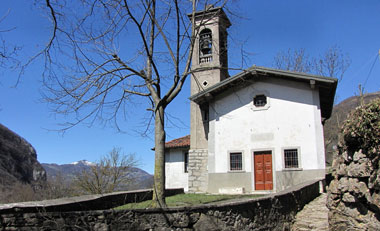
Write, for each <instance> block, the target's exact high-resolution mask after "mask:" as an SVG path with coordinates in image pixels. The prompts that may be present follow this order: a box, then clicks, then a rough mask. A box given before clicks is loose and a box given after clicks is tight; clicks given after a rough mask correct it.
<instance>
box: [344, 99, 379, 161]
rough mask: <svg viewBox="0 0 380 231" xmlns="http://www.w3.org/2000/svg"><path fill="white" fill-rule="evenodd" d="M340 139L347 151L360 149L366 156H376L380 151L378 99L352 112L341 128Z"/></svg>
mask: <svg viewBox="0 0 380 231" xmlns="http://www.w3.org/2000/svg"><path fill="white" fill-rule="evenodd" d="M342 138H343V142H341V146H342V143H343V144H344V146H345V147H343V148H344V149H346V150H348V151H355V150H360V149H362V150H363V152H364V153H367V155H376V153H378V152H379V149H380V99H376V100H374V101H372V102H371V103H369V104H366V105H364V106H360V107H358V108H356V110H355V111H353V112H352V113H351V114H350V116H349V119H347V120H346V121H345V122H344V124H343V128H342Z"/></svg>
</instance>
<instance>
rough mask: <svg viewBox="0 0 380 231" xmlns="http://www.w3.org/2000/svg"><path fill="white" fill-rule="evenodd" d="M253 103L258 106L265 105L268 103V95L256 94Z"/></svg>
mask: <svg viewBox="0 0 380 231" xmlns="http://www.w3.org/2000/svg"><path fill="white" fill-rule="evenodd" d="M253 104H254V105H255V106H256V107H264V106H265V105H266V104H267V97H266V96H265V95H256V96H255V98H253Z"/></svg>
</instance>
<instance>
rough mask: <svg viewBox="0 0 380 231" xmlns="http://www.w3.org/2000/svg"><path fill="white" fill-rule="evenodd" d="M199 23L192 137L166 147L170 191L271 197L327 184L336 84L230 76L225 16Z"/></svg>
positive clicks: (252, 72) (199, 16) (296, 77)
mask: <svg viewBox="0 0 380 231" xmlns="http://www.w3.org/2000/svg"><path fill="white" fill-rule="evenodd" d="M189 17H191V16H189ZM195 17H196V18H195V23H196V26H199V27H200V30H199V31H200V32H199V34H198V35H197V41H196V44H195V52H194V55H193V60H192V71H193V72H194V74H193V76H192V77H191V96H190V100H191V105H190V115H191V116H190V118H191V121H190V136H185V137H182V138H179V139H175V140H172V141H169V142H167V143H166V146H165V161H166V166H165V167H166V187H167V188H184V189H185V191H188V192H207V193H271V192H278V191H281V190H284V189H286V188H287V187H290V186H293V185H297V184H300V183H303V182H306V181H309V180H313V179H320V178H324V175H325V150H324V139H323V122H324V120H326V119H328V118H329V117H330V115H331V111H332V107H333V101H334V96H335V90H336V87H337V79H335V78H328V77H322V76H316V75H310V74H305V73H296V72H291V71H283V70H277V69H272V68H264V67H258V66H252V67H250V68H248V69H246V70H244V71H242V72H240V73H238V74H236V75H234V76H229V74H228V60H227V28H228V27H229V26H230V21H229V20H228V18H227V17H226V15H225V13H224V12H223V10H222V9H221V8H213V9H211V10H208V11H207V13H205V12H204V11H201V12H198V13H196V15H195ZM205 19H206V22H205ZM201 22H202V23H201Z"/></svg>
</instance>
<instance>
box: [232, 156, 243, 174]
mask: <svg viewBox="0 0 380 231" xmlns="http://www.w3.org/2000/svg"><path fill="white" fill-rule="evenodd" d="M230 170H231V171H241V170H243V160H242V153H241V152H232V153H230Z"/></svg>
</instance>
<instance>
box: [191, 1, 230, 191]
mask: <svg viewBox="0 0 380 231" xmlns="http://www.w3.org/2000/svg"><path fill="white" fill-rule="evenodd" d="M188 16H189V17H190V19H192V15H188ZM194 23H195V33H196V34H195V35H193V36H195V44H194V51H193V56H192V63H191V70H192V76H191V83H190V84H191V86H190V87H191V90H190V92H191V95H194V94H197V93H199V92H201V91H203V90H205V89H207V88H209V87H211V86H213V85H215V84H217V83H219V82H220V81H222V80H224V79H226V78H227V77H228V76H229V75H228V55H227V28H228V27H229V26H230V25H231V23H230V21H229V20H228V18H227V16H226V14H225V13H224V11H223V10H222V8H221V7H218V8H212V7H208V8H207V9H206V10H204V11H199V12H196V13H195V18H194ZM208 132H209V107H208V105H207V103H204V104H197V103H195V102H193V101H191V102H190V150H189V166H188V173H189V191H190V192H206V191H207V186H208V184H207V182H208V158H209V150H208Z"/></svg>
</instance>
